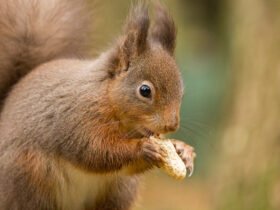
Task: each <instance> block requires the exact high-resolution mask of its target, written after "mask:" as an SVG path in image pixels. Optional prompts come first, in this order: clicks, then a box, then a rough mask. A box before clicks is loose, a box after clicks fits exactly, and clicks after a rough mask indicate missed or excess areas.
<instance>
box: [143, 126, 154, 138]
mask: <svg viewBox="0 0 280 210" xmlns="http://www.w3.org/2000/svg"><path fill="white" fill-rule="evenodd" d="M140 133H141V134H142V135H143V136H145V137H150V136H154V135H155V132H154V131H152V130H150V129H148V128H143V129H141V130H140Z"/></svg>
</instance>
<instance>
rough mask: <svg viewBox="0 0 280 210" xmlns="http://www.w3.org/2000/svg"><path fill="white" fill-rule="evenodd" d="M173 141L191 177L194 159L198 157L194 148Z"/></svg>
mask: <svg viewBox="0 0 280 210" xmlns="http://www.w3.org/2000/svg"><path fill="white" fill-rule="evenodd" d="M171 141H172V143H173V145H174V147H175V149H176V152H177V154H178V155H179V156H180V158H181V159H182V160H183V162H184V163H185V166H186V168H187V170H188V171H189V177H190V176H191V175H192V174H193V171H194V159H195V157H196V154H195V152H194V148H193V147H191V146H189V145H187V144H186V143H184V142H182V141H179V140H175V139H172V140H171Z"/></svg>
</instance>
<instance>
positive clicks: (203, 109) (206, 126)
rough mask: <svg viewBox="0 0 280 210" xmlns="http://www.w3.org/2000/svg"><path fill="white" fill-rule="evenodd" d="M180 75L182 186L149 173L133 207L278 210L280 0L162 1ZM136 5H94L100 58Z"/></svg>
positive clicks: (150, 209) (120, 1) (121, 0)
mask: <svg viewBox="0 0 280 210" xmlns="http://www.w3.org/2000/svg"><path fill="white" fill-rule="evenodd" d="M163 2H164V3H165V4H166V5H167V7H168V8H169V9H170V13H171V14H172V16H173V17H174V19H175V22H176V24H177V27H178V38H177V48H176V59H177V62H178V64H179V66H180V69H181V71H182V74H183V76H184V83H185V91H186V94H185V97H184V101H183V105H182V110H181V128H180V130H179V131H178V132H177V133H176V134H174V135H172V137H174V138H177V139H181V140H184V141H186V142H187V143H188V144H190V145H192V146H194V147H195V149H196V152H197V159H196V165H195V173H194V175H193V176H192V177H191V178H187V179H185V180H184V181H182V182H178V181H175V180H173V179H171V178H169V177H167V176H166V175H164V174H163V173H161V172H159V171H154V172H151V173H149V174H147V175H146V176H145V178H144V179H145V184H144V185H143V187H142V189H141V193H140V194H141V197H140V198H139V202H138V204H137V206H136V209H137V210H188V209H190V210H213V209H217V210H218V209H220V210H231V209H232V210H239V209H240V210H279V209H280V175H279V171H280V169H279V167H280V157H279V154H280V128H279V127H280V121H279V120H280V111H279V110H280V101H279V99H280V85H279V84H280V61H279V60H280V59H279V55H280V52H279V48H280V45H279V44H280V41H279V40H280V27H279V26H280V1H278V0H224V1H223V0H166V1H163ZM131 3H132V2H131V1H128V0H118V1H109V0H103V1H99V2H98V3H95V4H94V5H93V7H94V11H95V12H96V13H97V15H96V16H97V17H100V18H99V19H98V18H97V20H95V21H93V22H95V23H96V26H94V27H96V33H95V34H94V39H95V42H94V43H95V46H94V47H93V49H94V51H93V52H94V53H95V54H98V53H99V52H101V51H102V50H103V49H104V48H106V47H107V46H110V43H112V42H113V41H114V39H116V35H118V34H120V33H121V27H122V23H123V21H124V20H125V17H126V15H127V14H128V10H129V7H130V5H131Z"/></svg>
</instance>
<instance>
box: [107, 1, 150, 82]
mask: <svg viewBox="0 0 280 210" xmlns="http://www.w3.org/2000/svg"><path fill="white" fill-rule="evenodd" d="M149 26H150V18H149V13H148V6H147V4H146V3H144V2H142V1H140V2H139V3H137V4H136V5H134V6H133V7H132V8H131V9H130V14H129V16H128V17H127V20H126V24H125V26H124V34H123V35H122V36H121V37H120V39H119V40H118V44H117V48H116V49H115V51H114V53H113V56H112V61H111V70H110V72H109V73H110V75H111V76H112V77H113V76H114V75H117V74H120V73H121V72H124V71H127V70H128V68H129V63H130V62H131V60H132V59H134V58H136V57H137V56H139V55H140V54H142V53H143V52H144V51H145V50H146V49H147V48H148V42H147V36H148V31H149Z"/></svg>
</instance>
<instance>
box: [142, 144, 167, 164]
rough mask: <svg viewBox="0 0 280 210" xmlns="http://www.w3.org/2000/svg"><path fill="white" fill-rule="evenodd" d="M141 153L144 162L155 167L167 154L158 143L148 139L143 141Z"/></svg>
mask: <svg viewBox="0 0 280 210" xmlns="http://www.w3.org/2000/svg"><path fill="white" fill-rule="evenodd" d="M141 153H142V154H141V155H142V157H143V158H144V160H145V161H146V162H148V163H149V164H151V165H155V166H157V167H160V166H161V165H162V163H163V162H164V160H165V157H166V155H167V154H166V152H165V151H164V150H162V148H161V147H160V146H159V145H158V144H156V143H154V142H153V141H150V140H145V141H143V143H142V150H141Z"/></svg>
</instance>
